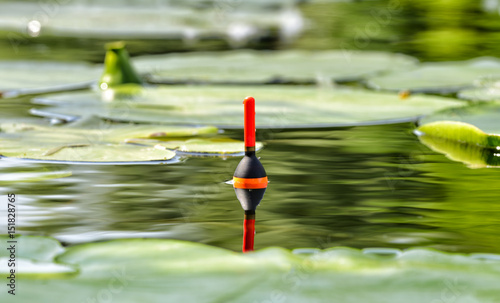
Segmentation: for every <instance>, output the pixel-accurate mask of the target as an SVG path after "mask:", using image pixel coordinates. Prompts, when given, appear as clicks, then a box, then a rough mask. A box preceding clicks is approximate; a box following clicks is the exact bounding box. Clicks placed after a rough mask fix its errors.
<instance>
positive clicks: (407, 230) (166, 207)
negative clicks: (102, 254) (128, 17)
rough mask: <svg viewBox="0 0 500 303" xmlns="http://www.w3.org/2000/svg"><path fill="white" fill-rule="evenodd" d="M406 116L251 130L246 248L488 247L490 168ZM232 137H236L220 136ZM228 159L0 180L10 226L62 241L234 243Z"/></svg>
mask: <svg viewBox="0 0 500 303" xmlns="http://www.w3.org/2000/svg"><path fill="white" fill-rule="evenodd" d="M413 127H414V126H413V125H412V124H398V125H386V126H370V127H354V128H345V129H337V130H308V131H304V130H297V131H273V132H270V131H269V132H265V131H264V132H261V133H260V136H261V139H265V140H264V141H265V142H266V147H265V149H264V150H263V151H262V152H260V153H259V156H260V157H261V161H262V163H263V164H264V165H265V167H266V170H267V172H268V175H269V178H270V181H271V183H270V184H269V187H268V191H267V192H266V196H265V198H264V200H263V202H262V204H261V206H260V207H259V208H258V213H257V217H258V221H257V237H256V248H263V247H267V246H274V245H277V246H283V247H288V248H293V247H331V246H339V245H345V246H351V247H373V246H376V247H397V248H407V247H413V246H429V247H435V248H438V249H442V250H447V251H460V252H474V251H475V252H477V251H480V252H494V253H498V252H500V244H499V243H500V241H499V240H500V236H499V235H498V230H499V229H500V219H499V218H498V217H497V216H495V215H494V214H495V213H497V212H500V205H498V203H497V198H498V196H499V193H500V185H498V174H499V171H498V170H496V169H475V170H473V169H469V168H467V167H466V166H464V165H463V164H461V163H456V162H452V161H451V160H448V159H447V158H446V157H445V156H443V155H440V154H437V153H435V152H433V151H431V150H429V149H428V148H426V147H424V146H423V145H422V144H420V143H419V141H418V138H416V137H415V136H414V135H413V134H411V130H412V129H413ZM230 135H232V136H234V137H239V136H241V133H239V132H232V133H230ZM238 162H239V158H229V159H226V160H224V159H220V158H191V159H187V160H186V161H185V162H184V163H179V164H173V165H166V166H76V165H47V164H19V163H17V164H16V165H13V164H12V163H10V162H9V161H0V165H1V168H0V171H1V173H2V175H3V176H4V178H6V179H9V175H12V176H13V177H15V175H16V173H19V171H25V172H36V171H44V172H46V171H71V172H72V175H71V176H70V177H66V178H61V179H50V180H45V181H39V182H35V183H29V182H28V183H26V182H18V183H16V182H11V183H7V184H3V186H2V187H1V194H2V195H4V194H5V193H7V192H15V193H16V194H18V195H19V197H20V198H19V201H20V204H21V207H20V209H19V217H20V231H21V232H22V233H24V234H42V235H51V236H54V237H56V238H58V239H60V240H62V241H63V242H65V243H67V244H72V243H81V242H91V241H98V240H105V239H112V238H123V237H159V238H175V239H185V240H192V241H199V242H203V243H208V244H211V245H216V246H220V247H225V248H230V249H233V250H239V249H240V246H241V232H242V231H241V220H242V216H243V214H242V210H241V208H240V205H239V203H238V201H237V200H236V197H235V194H234V191H233V189H232V187H231V186H230V185H227V184H225V183H224V182H225V181H227V180H229V179H230V178H231V176H232V172H233V171H234V169H235V167H236V165H237V164H238Z"/></svg>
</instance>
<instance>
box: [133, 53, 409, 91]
mask: <svg viewBox="0 0 500 303" xmlns="http://www.w3.org/2000/svg"><path fill="white" fill-rule="evenodd" d="M416 63H417V60H416V59H415V58H412V57H409V56H406V55H401V54H391V53H386V52H374V51H341V50H338V51H300V50H290V51H288V50H287V51H272V52H269V51H267V52H263V51H260V52H259V51H228V52H216V53H210V52H209V53H201V54H200V53H187V54H174V55H155V56H143V57H138V58H135V59H134V64H135V65H136V66H137V68H138V69H139V70H140V71H141V72H145V73H146V72H147V73H150V77H149V79H150V80H151V81H152V82H156V83H165V82H167V83H171V82H183V81H188V82H189V81H190V82H193V81H194V82H197V81H199V82H212V83H213V82H222V83H275V84H276V83H280V82H299V83H310V82H314V81H318V80H320V81H321V80H322V79H325V80H328V81H331V80H335V81H352V80H359V79H361V78H363V77H365V76H368V75H373V74H375V73H378V72H381V71H401V70H406V69H408V68H414V67H415V65H416Z"/></svg>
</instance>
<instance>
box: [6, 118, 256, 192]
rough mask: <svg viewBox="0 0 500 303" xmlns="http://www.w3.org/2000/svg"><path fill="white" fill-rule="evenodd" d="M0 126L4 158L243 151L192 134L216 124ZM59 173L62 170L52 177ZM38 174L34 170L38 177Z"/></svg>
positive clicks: (165, 156) (104, 158) (145, 157)
mask: <svg viewBox="0 0 500 303" xmlns="http://www.w3.org/2000/svg"><path fill="white" fill-rule="evenodd" d="M0 129H1V131H2V132H0V143H2V147H0V153H2V154H3V155H4V156H7V157H17V158H23V159H40V160H58V161H85V162H87V161H88V162H131V161H134V162H137V161H152V160H161V161H163V160H169V159H172V158H173V157H174V156H175V153H174V151H173V150H177V151H180V152H182V153H184V154H187V155H198V154H201V155H204V154H209V155H212V156H214V155H217V156H219V155H220V156H228V155H229V156H234V155H240V154H242V153H243V152H244V150H245V149H244V145H243V141H238V140H232V139H228V138H219V137H216V138H196V139H192V138H193V137H196V136H212V135H215V134H217V133H218V129H217V128H216V127H212V126H207V127H181V126H160V125H130V124H110V123H104V122H103V121H101V120H100V119H97V118H90V119H87V120H82V121H78V122H76V123H73V124H70V125H66V126H61V127H53V126H52V127H51V126H44V125H39V124H24V123H20V124H17V123H4V124H0ZM261 147H262V143H257V148H258V149H260V148H261ZM47 173H50V172H47ZM28 175H30V174H28ZM59 175H60V173H59V174H56V175H55V176H54V177H56V176H59ZM50 176H52V175H50ZM11 177H12V176H11ZM39 177H40V176H39V175H37V178H39ZM0 184H1V180H0Z"/></svg>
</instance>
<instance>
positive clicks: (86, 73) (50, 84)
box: [0, 61, 101, 98]
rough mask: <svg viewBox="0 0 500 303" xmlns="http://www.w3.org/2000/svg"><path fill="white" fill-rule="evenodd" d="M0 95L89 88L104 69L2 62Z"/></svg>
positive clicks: (45, 63)
mask: <svg viewBox="0 0 500 303" xmlns="http://www.w3.org/2000/svg"><path fill="white" fill-rule="evenodd" d="M0 70H1V71H2V72H1V73H0V97H4V98H8V97H16V96H19V95H29V94H41V93H49V92H55V91H63V90H75V89H83V88H87V87H90V85H91V84H93V83H94V82H96V80H97V79H98V78H99V75H100V73H101V68H98V67H95V66H92V65H89V64H84V63H63V62H49V61H0Z"/></svg>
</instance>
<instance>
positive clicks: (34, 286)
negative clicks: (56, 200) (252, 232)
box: [0, 239, 500, 303]
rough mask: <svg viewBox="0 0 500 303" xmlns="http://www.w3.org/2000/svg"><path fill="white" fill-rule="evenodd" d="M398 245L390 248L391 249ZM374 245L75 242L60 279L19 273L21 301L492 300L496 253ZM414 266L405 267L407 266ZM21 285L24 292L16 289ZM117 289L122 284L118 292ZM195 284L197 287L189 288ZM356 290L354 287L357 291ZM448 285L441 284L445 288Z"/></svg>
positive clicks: (498, 267) (499, 273) (62, 258)
mask: <svg viewBox="0 0 500 303" xmlns="http://www.w3.org/2000/svg"><path fill="white" fill-rule="evenodd" d="M394 252H396V253H394ZM394 252H391V254H387V253H385V254H378V253H377V251H376V250H367V251H361V250H357V249H350V248H333V249H328V250H323V251H319V250H318V251H314V252H310V253H303V252H301V251H299V250H297V251H296V252H295V253H293V252H290V251H288V250H284V249H280V248H268V249H264V250H261V251H257V252H254V253H249V254H240V253H235V252H232V251H229V250H225V249H220V248H215V247H210V246H207V245H203V244H196V243H190V242H183V241H175V240H158V239H147V240H145V239H131V240H117V241H111V242H100V243H90V244H84V245H76V246H73V247H70V248H68V249H67V251H66V252H65V253H63V254H62V255H59V256H58V257H57V258H56V262H58V263H61V264H68V265H71V266H75V267H78V268H79V272H78V274H76V275H72V276H68V277H65V278H61V277H58V278H53V277H43V279H40V278H37V277H32V276H28V277H26V278H24V279H22V280H20V281H19V283H20V287H19V292H18V294H16V296H17V299H19V300H21V301H23V302H35V301H36V302H41V303H43V302H54V295H53V294H54V293H57V294H58V297H57V302H70V301H77V302H80V301H85V300H90V301H93V300H94V299H95V300H96V301H97V300H98V298H99V296H102V297H104V296H106V295H109V296H112V298H113V300H116V301H119V302H124V303H127V302H137V301H138V300H144V298H147V299H148V300H149V301H152V302H154V301H162V302H163V301H165V302H173V301H177V300H178V299H179V298H182V301H183V302H213V301H217V302H223V301H230V302H253V301H257V302H260V301H263V300H266V299H268V298H270V296H279V298H286V301H287V302H292V303H293V302H313V301H324V299H325V298H328V300H331V299H334V300H335V301H339V302H347V301H349V300H350V301H353V302H354V301H366V302H379V301H380V298H381V297H382V298H383V302H388V303H391V302H401V301H405V302H410V303H416V302H422V301H425V302H431V301H432V300H433V298H441V297H442V294H443V289H449V288H451V287H453V289H454V290H455V291H457V292H460V294H461V295H462V296H464V297H466V298H468V299H471V300H474V301H478V302H485V303H489V302H495V300H496V299H497V298H498V295H499V292H498V283H499V282H500V278H499V277H500V262H499V261H498V259H497V260H495V258H493V257H494V256H493V257H490V258H488V259H487V260H485V259H479V258H474V257H472V256H467V255H460V254H447V253H441V252H438V251H434V250H428V249H412V250H408V251H404V252H401V251H396V250H395V251H394ZM410 273H411V274H410ZM21 289H22V291H21ZM118 289H119V291H117V290H118ZM193 289H196V291H193ZM354 290H355V291H354ZM451 291H452V290H449V291H448V292H450V293H451ZM7 296H9V294H8V293H7V292H2V293H1V294H0V298H1V299H2V301H5V300H6V299H7V298H8V297H7Z"/></svg>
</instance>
